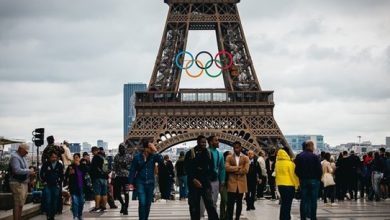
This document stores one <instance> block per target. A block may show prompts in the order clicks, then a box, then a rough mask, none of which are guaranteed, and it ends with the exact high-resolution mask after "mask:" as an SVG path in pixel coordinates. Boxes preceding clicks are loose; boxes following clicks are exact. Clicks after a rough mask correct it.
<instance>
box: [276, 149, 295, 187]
mask: <svg viewBox="0 0 390 220" xmlns="http://www.w3.org/2000/svg"><path fill="white" fill-rule="evenodd" d="M275 176H276V185H277V186H294V187H295V189H298V187H299V179H298V177H297V176H296V174H295V164H294V163H293V162H292V161H291V158H290V156H289V155H288V154H287V152H286V151H284V150H279V151H278V154H277V157H276V164H275Z"/></svg>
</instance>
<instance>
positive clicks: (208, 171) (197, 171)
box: [184, 135, 219, 220]
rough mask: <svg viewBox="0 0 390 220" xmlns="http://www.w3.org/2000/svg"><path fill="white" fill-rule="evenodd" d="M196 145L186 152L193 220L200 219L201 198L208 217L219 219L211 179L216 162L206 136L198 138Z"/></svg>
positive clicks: (189, 201)
mask: <svg viewBox="0 0 390 220" xmlns="http://www.w3.org/2000/svg"><path fill="white" fill-rule="evenodd" d="M197 143H198V145H196V147H194V148H192V149H191V150H189V151H188V152H187V153H186V156H185V160H184V167H185V170H186V173H187V175H188V180H187V182H188V188H189V194H188V204H189V206H190V214H191V220H199V219H200V198H201V197H202V198H203V201H204V204H205V206H206V210H207V214H208V219H210V220H219V218H218V214H217V211H216V208H215V207H214V205H213V199H212V192H211V179H212V178H214V177H213V175H216V174H215V173H213V171H214V162H213V159H212V157H211V153H210V151H209V150H208V149H207V148H206V143H207V140H206V137H205V136H203V135H201V136H199V137H198V138H197Z"/></svg>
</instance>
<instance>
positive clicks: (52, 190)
mask: <svg viewBox="0 0 390 220" xmlns="http://www.w3.org/2000/svg"><path fill="white" fill-rule="evenodd" d="M49 155H50V157H49V161H46V162H45V163H44V164H43V165H42V168H41V172H40V176H41V180H42V183H43V184H44V185H45V188H44V195H45V198H44V199H45V208H46V215H47V219H48V220H54V216H55V214H56V212H57V208H58V207H57V206H58V201H59V198H60V193H62V182H63V180H64V166H63V165H62V164H61V163H60V162H59V161H58V156H57V153H56V152H54V151H52V152H51V153H49Z"/></svg>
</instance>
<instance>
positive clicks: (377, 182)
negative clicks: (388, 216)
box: [372, 171, 383, 200]
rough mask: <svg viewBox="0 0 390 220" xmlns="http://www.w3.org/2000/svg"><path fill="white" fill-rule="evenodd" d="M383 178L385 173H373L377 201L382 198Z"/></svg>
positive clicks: (373, 187)
mask: <svg viewBox="0 0 390 220" xmlns="http://www.w3.org/2000/svg"><path fill="white" fill-rule="evenodd" d="M382 178H383V173H380V172H376V171H374V172H372V189H373V190H374V193H375V199H377V200H379V199H380V198H381V185H380V184H381V180H382Z"/></svg>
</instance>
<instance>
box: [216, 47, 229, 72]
mask: <svg viewBox="0 0 390 220" xmlns="http://www.w3.org/2000/svg"><path fill="white" fill-rule="evenodd" d="M222 54H226V55H227V56H228V57H229V60H230V61H229V64H228V65H227V66H225V67H222V66H219V65H218V63H217V57H218V56H221V55H222ZM214 60H215V65H216V66H217V67H218V68H220V69H222V70H227V69H229V68H230V67H231V66H232V65H233V55H232V54H231V53H229V52H227V51H226V50H222V51H219V52H218V53H217V55H215V58H214Z"/></svg>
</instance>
